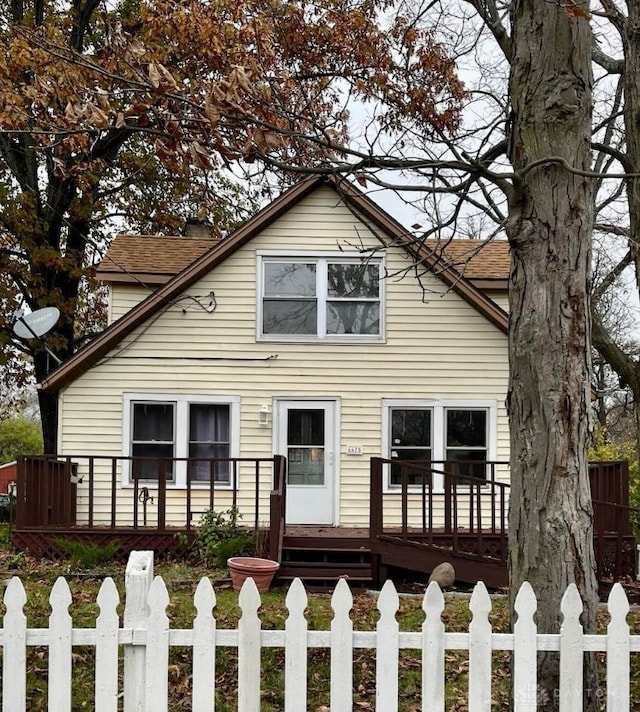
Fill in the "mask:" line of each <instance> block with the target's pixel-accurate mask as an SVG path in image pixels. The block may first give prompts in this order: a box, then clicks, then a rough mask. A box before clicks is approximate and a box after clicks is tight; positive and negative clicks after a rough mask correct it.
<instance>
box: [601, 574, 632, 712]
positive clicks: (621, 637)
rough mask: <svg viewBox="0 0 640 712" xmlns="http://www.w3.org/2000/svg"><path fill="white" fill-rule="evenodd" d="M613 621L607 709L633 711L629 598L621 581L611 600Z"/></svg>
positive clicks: (609, 644)
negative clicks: (630, 690) (630, 701)
mask: <svg viewBox="0 0 640 712" xmlns="http://www.w3.org/2000/svg"><path fill="white" fill-rule="evenodd" d="M608 608H609V614H610V616H611V621H610V622H609V625H608V626H607V710H609V712H629V679H630V673H631V670H630V665H629V652H630V645H629V643H630V641H629V625H628V623H627V616H628V615H629V600H628V599H627V595H626V594H625V592H624V589H623V588H622V586H621V585H620V584H619V583H615V584H613V588H612V589H611V592H610V593H609V601H608Z"/></svg>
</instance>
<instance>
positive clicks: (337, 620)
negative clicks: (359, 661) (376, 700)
mask: <svg viewBox="0 0 640 712" xmlns="http://www.w3.org/2000/svg"><path fill="white" fill-rule="evenodd" d="M331 608H332V609H333V614H334V615H333V620H332V621H331V692H330V702H329V709H332V710H341V711H342V712H351V710H353V621H352V620H351V618H350V617H349V612H350V611H351V609H352V608H353V596H352V594H351V590H350V589H349V586H348V585H347V582H346V581H345V580H344V579H340V580H339V581H338V584H337V585H336V588H335V590H334V592H333V596H332V597H331Z"/></svg>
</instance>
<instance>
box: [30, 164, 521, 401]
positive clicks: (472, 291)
mask: <svg viewBox="0 0 640 712" xmlns="http://www.w3.org/2000/svg"><path fill="white" fill-rule="evenodd" d="M320 185H329V186H331V187H333V189H334V190H335V191H336V192H337V193H338V194H339V195H340V197H341V198H342V199H343V200H344V201H345V202H346V203H347V204H348V205H349V206H350V207H351V209H353V210H354V211H356V212H357V213H359V214H360V215H361V216H362V218H363V219H365V220H367V221H369V222H370V223H371V224H372V225H373V226H374V227H375V228H376V229H377V230H378V231H380V234H381V237H383V238H384V239H386V240H389V242H391V243H393V244H394V245H398V246H402V247H404V249H406V250H407V252H409V253H410V254H411V255H412V256H413V257H414V259H416V260H418V261H420V262H422V263H423V264H424V266H425V268H426V269H428V270H432V271H434V273H436V274H437V275H438V277H439V278H440V279H441V280H442V281H443V282H444V283H445V284H446V285H447V286H448V287H450V288H451V289H452V291H454V292H456V293H457V294H458V295H459V296H460V297H462V299H464V300H465V301H467V302H468V303H469V304H470V305H471V306H473V307H474V308H475V309H476V310H477V311H478V312H479V313H480V314H482V315H483V316H484V317H486V318H487V319H488V320H489V321H490V322H491V323H492V324H494V325H495V326H496V327H497V328H498V329H500V330H501V331H502V332H504V333H505V334H506V333H507V327H508V317H507V314H506V312H505V311H504V310H502V309H501V308H500V307H499V306H498V305H497V304H495V302H493V301H492V300H491V299H489V298H488V297H487V296H485V295H484V294H483V293H482V292H481V291H480V290H479V289H478V288H477V287H475V286H474V285H473V284H472V283H471V282H470V281H469V280H467V279H465V277H463V276H462V274H461V273H460V272H459V271H458V270H456V269H455V268H454V267H451V266H450V265H448V264H446V263H444V261H443V259H442V258H441V257H440V256H439V255H438V254H437V253H436V252H434V251H433V250H432V249H431V248H429V247H428V246H427V245H425V244H424V243H423V244H418V243H416V241H415V240H414V239H413V238H412V237H411V236H410V235H408V233H407V232H406V231H405V230H404V228H403V227H402V226H401V225H400V224H399V223H398V222H397V221H396V220H394V219H393V218H392V217H391V216H390V215H389V214H388V213H386V212H385V211H384V210H382V208H380V207H379V206H378V205H376V204H375V203H374V202H373V201H372V200H371V199H370V198H368V197H367V196H366V195H364V194H363V193H362V192H361V191H360V190H358V189H357V188H356V187H355V186H353V185H352V184H351V183H349V182H347V181H346V180H345V179H343V178H338V177H333V176H331V177H328V178H326V177H321V176H312V177H310V178H307V179H305V180H303V181H301V182H300V183H298V184H297V185H295V186H293V187H292V188H290V189H289V190H288V191H286V192H285V193H283V195H281V196H280V197H279V198H276V200H274V201H273V202H272V203H271V204H270V205H268V206H267V207H266V208H264V209H263V210H261V211H260V212H259V213H257V214H256V215H255V216H254V217H253V218H251V219H250V220H248V221H247V222H246V223H244V225H242V226H241V227H239V228H238V229H237V230H235V231H234V232H233V233H232V234H231V235H229V237H227V238H225V239H224V240H221V241H220V242H218V243H217V244H216V245H215V246H213V247H212V248H210V249H209V250H207V252H205V253H204V254H203V255H202V256H201V257H199V258H197V259H196V260H195V261H194V262H193V263H191V264H190V265H189V266H188V267H186V268H185V269H183V270H182V271H181V272H180V273H179V274H177V275H176V276H175V277H174V278H173V279H171V280H170V281H169V282H167V283H166V284H164V285H163V286H162V287H160V288H159V289H158V290H157V291H155V292H153V293H152V294H150V295H149V296H148V297H147V298H146V299H144V300H143V301H142V302H140V303H139V304H138V305H137V306H135V307H133V309H131V311H129V312H127V313H126V314H125V315H123V316H122V317H121V318H120V319H118V320H117V321H115V322H113V324H111V325H110V326H109V327H107V329H105V330H104V331H103V332H102V333H101V334H99V335H98V336H97V337H96V338H95V339H94V340H93V341H91V342H90V343H88V344H87V345H86V346H84V347H83V348H82V349H80V350H79V351H77V352H76V353H75V354H74V355H73V356H71V358H69V359H68V360H67V361H65V362H64V363H63V364H61V365H60V366H59V367H58V368H56V369H55V370H54V371H52V372H51V373H50V374H49V376H48V377H47V378H46V379H45V380H44V381H43V382H42V383H41V384H40V385H41V387H42V388H44V389H47V390H53V391H55V390H58V389H60V388H62V387H63V386H65V385H66V384H67V383H70V382H71V381H73V380H74V379H75V378H77V377H78V376H80V375H81V374H82V373H84V372H85V371H88V370H89V369H90V368H91V367H92V366H94V365H95V364H97V363H98V362H99V361H100V359H101V358H103V357H104V356H105V355H106V354H107V353H108V352H109V351H110V350H111V349H113V348H114V347H115V346H117V345H118V344H119V343H120V342H121V341H122V339H123V338H125V337H126V336H127V335H128V334H130V333H131V332H132V331H133V330H134V329H135V328H137V327H138V326H140V325H141V324H142V323H144V322H145V321H146V320H147V319H149V318H150V317H151V316H153V315H154V314H156V313H157V312H158V311H159V310H161V309H162V308H163V307H164V306H166V305H167V304H169V303H170V302H171V301H172V300H173V299H175V298H176V297H177V296H179V295H180V294H181V293H182V292H183V291H184V290H185V289H188V288H189V287H190V286H191V285H192V284H194V283H195V282H197V281H198V280H199V279H201V278H202V277H204V276H205V275H206V274H208V273H209V272H210V271H211V270H212V269H214V268H215V267H217V266H218V265H219V264H221V263H222V262H224V260H226V259H227V257H229V256H230V255H232V254H233V253H235V252H236V251H237V250H239V249H240V248H241V247H243V246H244V245H246V244H247V243H248V242H249V241H250V240H251V239H252V238H253V237H254V236H256V235H257V234H259V233H260V232H262V231H263V230H264V229H265V228H266V227H267V226H268V225H270V224H271V223H273V222H274V221H275V220H277V219H278V218H279V217H280V216H281V215H283V214H284V213H286V212H287V211H288V210H290V209H291V208H292V207H293V206H295V205H296V204H297V203H298V202H299V201H300V200H302V199H303V198H304V197H306V196H307V195H309V193H311V192H312V191H314V190H315V189H316V188H318V187H319V186H320Z"/></svg>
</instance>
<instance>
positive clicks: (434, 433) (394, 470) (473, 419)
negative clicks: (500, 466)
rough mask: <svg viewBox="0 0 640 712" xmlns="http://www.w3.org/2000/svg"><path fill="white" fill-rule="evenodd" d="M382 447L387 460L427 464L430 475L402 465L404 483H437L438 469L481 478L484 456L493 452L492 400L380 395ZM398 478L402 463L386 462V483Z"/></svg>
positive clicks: (392, 484) (439, 481) (491, 456)
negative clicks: (387, 463)
mask: <svg viewBox="0 0 640 712" xmlns="http://www.w3.org/2000/svg"><path fill="white" fill-rule="evenodd" d="M383 406H384V413H383V422H384V432H383V451H384V452H386V453H388V454H387V457H388V458H389V459H390V460H397V461H399V462H400V461H402V462H405V463H406V462H415V463H416V464H420V465H421V466H424V465H426V466H428V467H432V468H433V470H434V472H433V474H432V475H429V474H425V472H424V469H421V468H419V467H416V468H415V469H413V468H412V467H410V466H409V467H408V468H405V469H406V470H407V474H408V478H409V484H410V485H419V484H422V482H423V481H424V482H425V483H427V484H429V483H430V484H431V485H432V486H433V487H434V488H436V489H437V488H441V487H442V486H443V475H442V474H441V473H442V472H443V471H446V472H450V473H452V474H454V475H457V476H458V477H459V478H460V479H459V484H464V483H465V479H464V478H465V477H473V478H478V479H484V478H486V476H487V466H486V464H485V463H486V462H487V461H490V460H493V459H494V458H495V452H494V450H495V446H494V440H495V404H494V403H490V402H478V401H473V402H462V401H418V400H410V399H403V400H385V401H384V402H383ZM401 483H402V467H401V466H400V465H391V467H389V468H388V479H387V487H388V488H389V489H395V488H398V487H399V486H400V485H401Z"/></svg>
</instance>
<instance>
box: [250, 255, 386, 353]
mask: <svg viewBox="0 0 640 712" xmlns="http://www.w3.org/2000/svg"><path fill="white" fill-rule="evenodd" d="M381 271H382V260H381V259H380V258H366V259H359V258H356V259H353V258H344V257H313V258H309V257H266V256H263V257H262V258H261V260H260V308H259V337H261V338H263V339H270V338H278V339H279V338H286V339H291V340H297V339H301V340H307V339H308V340H311V339H331V338H335V339H338V340H343V339H344V340H348V339H354V340H361V339H365V340H373V341H378V340H380V339H381V338H382V312H383V309H382V279H381V276H382V273H381Z"/></svg>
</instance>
